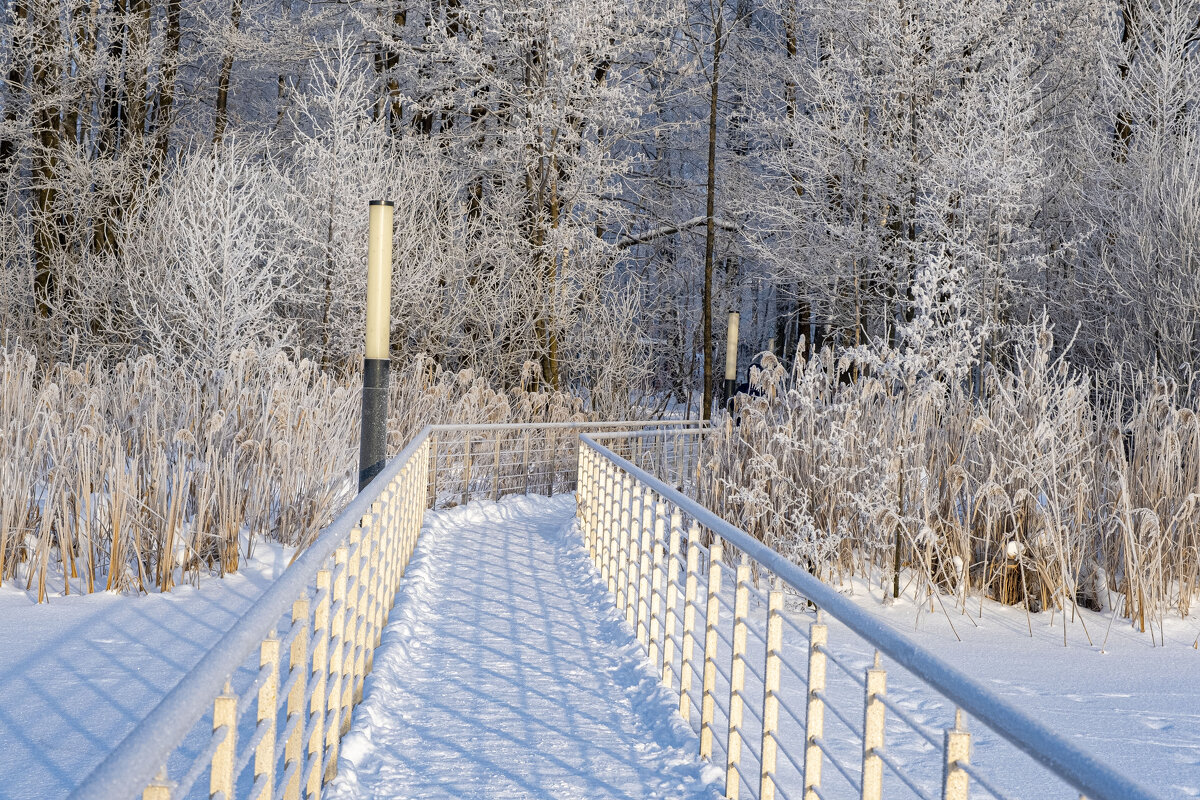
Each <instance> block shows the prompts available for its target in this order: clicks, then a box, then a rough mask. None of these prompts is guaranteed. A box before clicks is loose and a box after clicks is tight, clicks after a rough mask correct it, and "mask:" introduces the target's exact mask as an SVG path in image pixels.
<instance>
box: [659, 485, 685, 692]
mask: <svg viewBox="0 0 1200 800" xmlns="http://www.w3.org/2000/svg"><path fill="white" fill-rule="evenodd" d="M682 538H683V513H682V512H681V511H680V510H679V509H678V508H674V509H672V510H671V540H670V545H669V546H668V548H667V599H666V606H667V607H666V609H665V610H664V611H663V659H662V662H663V663H662V672H661V675H662V683H663V686H665V687H667V688H668V689H669V688H671V685H672V684H673V683H674V678H675V675H674V667H675V631H676V628H677V627H678V626H677V625H676V624H675V622H676V619H675V615H676V611H675V609H676V607H677V606H678V605H679V545H680V540H681V539H682ZM681 672H682V670H681Z"/></svg>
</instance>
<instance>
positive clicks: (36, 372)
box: [0, 348, 581, 601]
mask: <svg viewBox="0 0 1200 800" xmlns="http://www.w3.org/2000/svg"><path fill="white" fill-rule="evenodd" d="M360 386H361V378H360V376H359V375H357V374H353V373H352V374H344V375H335V374H333V373H330V372H326V371H322V370H321V369H320V368H319V367H318V366H316V365H315V364H314V363H313V362H310V361H299V362H297V361H294V360H292V359H290V358H288V357H287V356H286V355H284V354H282V353H273V354H261V353H256V352H254V351H249V350H248V351H242V352H239V353H237V354H236V355H235V357H234V358H233V359H232V361H231V363H230V364H229V365H228V367H227V368H226V369H224V370H221V371H218V372H212V373H208V374H201V375H196V374H189V373H185V372H183V371H178V370H174V371H173V370H168V369H166V368H164V367H162V366H161V365H159V364H158V363H157V362H156V361H155V359H154V358H153V357H150V356H146V357H142V358H139V359H136V360H130V361H127V362H122V363H118V364H116V365H115V366H112V367H107V366H105V365H103V364H102V363H101V362H99V361H97V360H87V361H84V362H83V363H81V364H78V365H74V366H72V365H68V364H61V363H60V364H54V365H50V366H48V367H43V366H41V365H39V364H38V363H37V362H36V360H35V358H34V357H33V355H32V354H31V353H29V352H28V351H26V350H23V349H19V348H14V349H8V350H3V351H0V585H3V584H15V585H17V586H18V587H19V588H21V589H23V590H26V591H29V592H31V594H33V595H34V596H35V597H36V598H37V599H38V600H39V601H44V600H46V599H47V598H49V597H50V596H52V595H54V594H76V593H86V592H92V591H103V590H111V591H118V592H125V591H146V592H148V591H167V590H169V589H170V588H171V587H172V586H173V585H176V584H178V583H180V582H183V581H187V582H191V583H196V582H198V581H199V580H200V578H201V577H203V576H205V575H221V574H225V573H229V572H234V571H236V570H237V569H238V566H239V564H240V563H241V559H242V558H243V557H245V556H246V555H247V554H248V553H250V552H251V551H252V548H253V547H254V545H255V542H256V541H258V540H259V539H260V537H265V538H268V539H271V540H274V541H278V542H282V543H284V544H288V545H296V546H303V545H305V544H307V543H308V542H309V541H311V540H312V538H313V537H314V536H315V535H316V533H317V532H318V531H319V530H320V529H321V528H322V527H323V526H324V525H326V524H327V523H328V522H329V521H330V520H331V519H332V517H333V515H334V513H335V512H336V511H337V510H338V509H339V508H341V506H342V505H344V503H345V502H346V501H347V500H348V499H349V497H350V496H351V495H352V494H353V491H354V489H355V483H354V480H353V477H352V476H353V474H354V470H355V468H356V464H357V455H358V453H357V436H358V416H359V404H360V400H359V387H360ZM390 405H391V413H390V424H389V434H388V439H389V446H390V447H391V449H392V450H393V452H395V451H397V450H398V449H399V448H400V447H402V446H403V445H404V444H405V443H406V442H407V441H408V440H409V439H410V438H411V436H412V435H413V434H414V433H415V432H416V430H417V429H418V428H419V427H420V426H421V425H423V424H425V423H427V422H450V421H453V422H468V423H473V422H530V421H560V420H564V419H572V418H578V417H579V416H580V415H581V411H580V409H581V404H580V402H579V401H578V400H577V399H576V398H573V397H571V396H569V395H566V394H562V393H547V392H539V391H533V390H530V391H527V390H524V389H517V390H512V391H508V392H504V391H496V390H494V389H492V388H491V387H489V386H487V385H486V384H485V383H484V382H483V381H482V380H479V379H476V378H475V377H474V376H473V375H472V374H470V373H459V374H447V373H444V372H442V371H440V370H438V369H437V368H436V367H434V366H433V365H432V363H431V362H428V361H425V360H417V361H414V362H413V363H411V364H408V365H404V366H402V367H401V368H400V369H395V370H393V373H392V380H391V402H390Z"/></svg>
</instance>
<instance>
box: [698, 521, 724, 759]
mask: <svg viewBox="0 0 1200 800" xmlns="http://www.w3.org/2000/svg"><path fill="white" fill-rule="evenodd" d="M720 594H721V540H720V539H717V538H716V537H714V538H713V543H712V545H711V546H710V547H709V548H708V606H707V608H706V610H705V615H704V674H703V678H702V681H703V682H702V686H703V689H702V693H701V696H700V757H701V758H708V759H711V758H712V748H713V730H712V726H713V716H714V712H715V710H716V697H715V692H716V688H717V623H718V622H719V621H720V614H721V602H720V600H719V599H718V596H719V595H720Z"/></svg>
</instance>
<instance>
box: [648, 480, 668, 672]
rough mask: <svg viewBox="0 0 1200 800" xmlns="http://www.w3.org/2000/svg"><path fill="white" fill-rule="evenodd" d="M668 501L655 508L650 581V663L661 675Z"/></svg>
mask: <svg viewBox="0 0 1200 800" xmlns="http://www.w3.org/2000/svg"><path fill="white" fill-rule="evenodd" d="M666 528H667V524H666V501H665V500H663V499H662V498H661V497H660V498H658V502H657V503H655V507H654V558H653V567H652V569H653V572H652V573H651V580H650V651H649V652H650V663H651V664H653V665H655V666H656V667H658V669H659V674H661V673H662V666H663V642H662V633H663V620H662V616H663V588H664V587H663V582H664V576H663V558H664V550H665V548H664V542H663V538H664V536H665V535H666Z"/></svg>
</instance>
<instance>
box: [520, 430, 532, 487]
mask: <svg viewBox="0 0 1200 800" xmlns="http://www.w3.org/2000/svg"><path fill="white" fill-rule="evenodd" d="M529 437H530V429H529V428H526V429H525V455H524V456H523V457H522V459H521V474H522V475H524V476H525V485H524V488H523V489H522V491H521V494H529V444H530V442H529Z"/></svg>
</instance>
